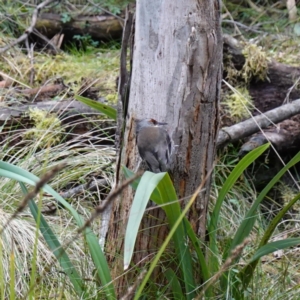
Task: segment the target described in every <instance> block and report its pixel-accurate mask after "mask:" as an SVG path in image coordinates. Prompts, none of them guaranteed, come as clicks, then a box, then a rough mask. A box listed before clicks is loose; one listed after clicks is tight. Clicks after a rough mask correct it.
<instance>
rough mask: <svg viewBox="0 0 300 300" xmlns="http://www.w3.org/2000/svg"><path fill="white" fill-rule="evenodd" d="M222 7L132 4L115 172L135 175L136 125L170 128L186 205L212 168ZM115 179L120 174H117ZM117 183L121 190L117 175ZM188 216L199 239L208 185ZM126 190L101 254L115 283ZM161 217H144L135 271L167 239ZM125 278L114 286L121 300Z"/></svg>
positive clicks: (179, 3) (153, 213)
mask: <svg viewBox="0 0 300 300" xmlns="http://www.w3.org/2000/svg"><path fill="white" fill-rule="evenodd" d="M219 5H220V3H219V1H216V0H210V1H205V3H204V2H202V1H194V0H188V1H185V2H183V1H180V0H175V1H174V0H173V1H171V0H168V1H159V0H155V1H146V0H143V1H138V2H137V8H136V29H135V30H136V31H135V43H134V56H133V70H132V79H131V85H130V86H131V88H130V97H129V103H128V113H127V122H126V128H125V133H124V142H123V149H122V151H121V152H120V158H119V160H120V164H119V165H118V168H120V166H121V165H122V164H124V165H126V166H127V167H128V168H130V169H133V170H134V169H135V167H136V166H137V161H138V154H137V149H136V145H135V126H134V119H135V118H148V117H151V118H154V119H156V120H159V121H166V122H168V124H169V125H168V126H169V127H168V128H169V133H170V135H171V136H172V137H173V140H174V142H175V144H176V145H177V153H176V155H175V159H174V166H173V178H174V185H175V187H176V189H177V191H178V194H179V197H181V198H183V197H188V196H190V195H191V194H192V193H193V192H194V190H195V189H196V188H197V187H198V186H199V184H200V183H202V182H203V181H204V180H205V179H206V177H207V175H208V173H209V172H210V171H211V169H212V167H213V160H214V153H215V144H216V137H217V132H218V101H219V98H220V82H221V79H222V73H221V63H222V38H221V29H220V6H219ZM117 172H118V171H117ZM118 174H119V177H118V178H117V183H118V182H122V180H123V178H122V172H118ZM205 188H206V190H205V192H203V193H202V194H201V195H199V197H198V199H197V201H196V203H195V206H194V207H193V209H192V210H191V212H190V215H189V218H190V219H191V221H192V223H193V225H194V228H195V230H196V231H197V232H198V233H199V234H200V235H201V236H202V237H203V235H204V234H205V225H206V213H207V204H208V200H209V191H210V179H208V180H206V183H205ZM132 196H133V195H132V190H131V189H128V190H127V191H126V192H124V193H123V194H122V196H121V197H120V198H119V199H117V200H116V201H115V203H114V205H113V210H112V215H111V220H110V226H109V232H108V237H107V248H106V251H107V254H109V255H110V259H111V262H114V263H115V264H114V276H115V277H116V276H117V275H120V274H121V273H122V266H123V262H122V259H120V255H122V253H123V249H122V247H123V239H124V232H125V227H126V223H127V216H128V212H129V209H130V206H131V202H132ZM164 223H165V220H164V214H163V211H162V210H160V209H155V210H152V211H151V212H150V213H148V214H147V215H145V216H144V219H143V222H142V225H141V232H140V234H139V236H138V239H137V242H136V254H135V256H134V258H133V261H134V263H135V264H139V263H142V262H145V261H146V260H147V259H148V258H151V257H152V254H153V252H154V251H155V250H156V249H158V248H159V245H161V243H162V241H163V240H164V239H165V236H166V234H167V228H166V226H165V224H164ZM126 280H127V279H126V278H125V276H124V277H121V278H120V279H119V281H118V283H117V285H118V287H117V289H118V292H119V294H121V293H122V290H123V291H124V289H126V287H127V286H128V283H127V282H126Z"/></svg>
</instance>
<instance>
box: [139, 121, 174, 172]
mask: <svg viewBox="0 0 300 300" xmlns="http://www.w3.org/2000/svg"><path fill="white" fill-rule="evenodd" d="M167 124H168V123H163V122H158V121H156V120H154V119H136V143H137V147H138V151H139V154H140V157H141V158H142V160H144V161H145V162H146V163H147V165H148V167H149V169H150V171H152V172H153V173H160V172H166V171H167V170H168V169H169V166H170V159H171V155H172V140H171V137H170V136H169V134H168V132H167V130H165V129H164V128H163V127H162V126H164V125H167Z"/></svg>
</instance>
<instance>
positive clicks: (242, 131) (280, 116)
mask: <svg viewBox="0 0 300 300" xmlns="http://www.w3.org/2000/svg"><path fill="white" fill-rule="evenodd" d="M297 114H300V99H298V100H295V101H293V102H292V103H289V104H285V105H282V106H280V107H277V108H275V109H273V110H270V111H268V112H265V113H263V114H261V115H258V116H256V117H253V118H251V119H248V120H246V121H243V122H240V123H237V124H235V125H232V126H230V127H224V128H222V129H221V130H220V132H219V136H218V141H217V147H220V146H222V145H224V144H226V143H229V142H231V143H233V142H236V141H237V140H240V139H243V138H245V137H248V136H250V135H252V134H254V133H256V132H258V131H260V130H261V129H265V128H267V127H269V126H270V125H272V124H277V123H279V122H282V121H284V120H286V119H289V118H291V117H292V116H295V115H297ZM281 129H284V128H281ZM295 130H296V131H297V134H296V136H299V133H300V128H299V129H298V128H296V129H295ZM277 131H278V132H279V130H277ZM281 134H283V132H281ZM284 134H285V135H286V139H290V138H291V137H293V138H295V132H290V131H285V133H284ZM270 139H271V140H270V141H271V142H273V143H274V144H277V146H278V147H280V148H283V147H284V145H285V144H286V142H287V141H286V139H280V140H279V139H275V135H273V139H272V137H271V136H270ZM266 142H267V141H266Z"/></svg>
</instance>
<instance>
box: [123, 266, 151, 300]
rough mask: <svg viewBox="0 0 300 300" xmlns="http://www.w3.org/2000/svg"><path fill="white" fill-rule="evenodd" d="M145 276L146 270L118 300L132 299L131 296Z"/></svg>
mask: <svg viewBox="0 0 300 300" xmlns="http://www.w3.org/2000/svg"><path fill="white" fill-rule="evenodd" d="M145 275H146V270H143V271H142V272H141V273H140V275H139V276H138V278H137V279H136V280H135V283H134V284H133V285H132V286H130V287H129V288H128V289H127V293H126V294H125V295H124V296H123V297H122V298H121V299H120V300H128V299H132V296H133V295H134V293H135V290H136V287H137V286H138V285H139V283H140V282H141V281H142V280H143V278H144V276H145Z"/></svg>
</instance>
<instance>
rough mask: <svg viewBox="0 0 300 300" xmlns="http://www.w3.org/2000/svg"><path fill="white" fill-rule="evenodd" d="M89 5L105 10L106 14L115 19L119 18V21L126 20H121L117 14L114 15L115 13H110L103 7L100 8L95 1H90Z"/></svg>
mask: <svg viewBox="0 0 300 300" xmlns="http://www.w3.org/2000/svg"><path fill="white" fill-rule="evenodd" d="M88 3H90V4H92V5H93V6H96V7H98V8H100V9H101V10H103V11H104V12H105V13H107V14H109V15H111V16H113V17H115V18H117V19H119V20H121V21H123V22H124V19H123V18H121V17H120V16H117V15H116V14H113V13H112V12H110V11H109V10H107V9H105V8H103V7H102V6H100V5H98V4H96V3H94V2H93V1H91V0H88Z"/></svg>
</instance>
